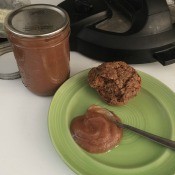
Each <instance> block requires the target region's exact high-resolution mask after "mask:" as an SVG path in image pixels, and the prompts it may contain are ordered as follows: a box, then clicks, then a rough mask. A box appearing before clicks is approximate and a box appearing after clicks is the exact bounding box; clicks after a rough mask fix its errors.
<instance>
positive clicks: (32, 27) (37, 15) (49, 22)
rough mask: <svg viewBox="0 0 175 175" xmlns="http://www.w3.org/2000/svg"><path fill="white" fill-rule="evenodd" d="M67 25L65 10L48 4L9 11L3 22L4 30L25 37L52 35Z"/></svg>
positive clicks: (67, 19)
mask: <svg viewBox="0 0 175 175" xmlns="http://www.w3.org/2000/svg"><path fill="white" fill-rule="evenodd" d="M46 18H47V19H46ZM50 18H51V19H50ZM32 20H33V21H32ZM68 25H69V16H68V14H67V12H66V11H65V10H64V9H62V8H60V7H57V6H54V5H50V4H32V5H27V6H24V7H21V8H19V9H17V10H14V11H12V12H10V13H9V14H8V15H7V16H6V18H5V22H4V28H5V30H6V32H8V31H10V32H11V33H13V34H15V35H17V36H20V37H27V38H38V37H48V36H52V35H55V34H58V33H60V32H61V31H63V30H64V29H65V28H66V27H67V26H68Z"/></svg>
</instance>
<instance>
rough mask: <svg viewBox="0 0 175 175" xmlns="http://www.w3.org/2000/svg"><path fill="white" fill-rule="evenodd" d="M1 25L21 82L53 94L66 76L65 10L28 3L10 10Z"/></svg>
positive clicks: (67, 39) (67, 22)
mask: <svg viewBox="0 0 175 175" xmlns="http://www.w3.org/2000/svg"><path fill="white" fill-rule="evenodd" d="M4 26H5V30H6V32H7V36H8V39H9V41H10V43H11V45H12V50H13V52H14V56H15V58H16V61H17V64H18V68H19V71H20V74H21V78H22V81H23V84H24V85H25V86H26V87H27V88H28V89H29V90H30V91H32V92H33V93H35V94H37V95H43V96H47V95H53V94H54V93H55V91H56V90H57V89H58V88H59V86H60V85H61V84H62V83H63V82H64V81H66V80H67V79H68V78H69V75H70V65H69V60H70V51H69V35H70V25H69V17H68V15H67V13H66V12H65V11H64V10H63V9H61V8H58V7H56V6H52V5H46V4H34V5H29V6H25V7H22V8H20V9H18V10H15V11H13V12H12V13H10V14H9V15H8V16H7V17H6V19H5V25H4Z"/></svg>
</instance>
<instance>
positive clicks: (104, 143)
mask: <svg viewBox="0 0 175 175" xmlns="http://www.w3.org/2000/svg"><path fill="white" fill-rule="evenodd" d="M111 117H113V118H115V120H117V121H120V118H119V117H118V116H116V115H115V114H113V113H112V112H110V111H108V110H107V109H104V108H102V107H100V106H97V105H92V106H90V107H89V108H88V110H87V111H86V113H85V114H84V115H81V116H78V117H75V118H74V119H73V120H72V122H71V125H70V131H71V135H72V137H73V139H74V140H75V142H76V143H77V144H78V145H79V146H80V147H81V148H83V149H84V150H86V151H88V152H90V153H103V152H106V151H109V150H110V149H112V148H114V147H115V146H117V145H118V144H119V143H120V141H121V138H122V133H123V130H122V128H119V127H118V126H117V125H116V124H115V123H114V122H113V121H112V120H110V118H111Z"/></svg>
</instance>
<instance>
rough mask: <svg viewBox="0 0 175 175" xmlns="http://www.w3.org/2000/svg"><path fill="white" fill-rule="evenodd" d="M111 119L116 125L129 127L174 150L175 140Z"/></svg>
mask: <svg viewBox="0 0 175 175" xmlns="http://www.w3.org/2000/svg"><path fill="white" fill-rule="evenodd" d="M112 121H113V122H115V123H116V125H117V126H119V127H121V128H125V129H129V130H131V131H133V132H135V133H137V134H140V135H142V136H144V137H146V138H148V139H150V140H152V141H154V142H156V143H159V144H161V145H163V146H165V147H168V148H170V149H173V150H175V141H172V140H169V139H166V138H163V137H160V136H157V135H154V134H151V133H149V132H146V131H143V130H140V129H138V128H135V127H133V126H130V125H126V124H123V123H121V122H118V121H116V120H115V121H114V119H113V118H112Z"/></svg>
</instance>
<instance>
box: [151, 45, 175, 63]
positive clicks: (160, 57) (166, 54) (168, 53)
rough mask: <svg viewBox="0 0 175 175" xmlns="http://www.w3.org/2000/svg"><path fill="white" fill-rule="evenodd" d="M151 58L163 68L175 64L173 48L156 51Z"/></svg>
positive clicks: (174, 47) (174, 50)
mask: <svg viewBox="0 0 175 175" xmlns="http://www.w3.org/2000/svg"><path fill="white" fill-rule="evenodd" d="M153 57H154V58H155V59H156V60H157V61H159V62H160V63H161V64H162V65H164V66H167V65H169V64H172V63H175V46H172V47H170V48H168V49H165V50H161V51H157V52H155V53H154V54H153Z"/></svg>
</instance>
